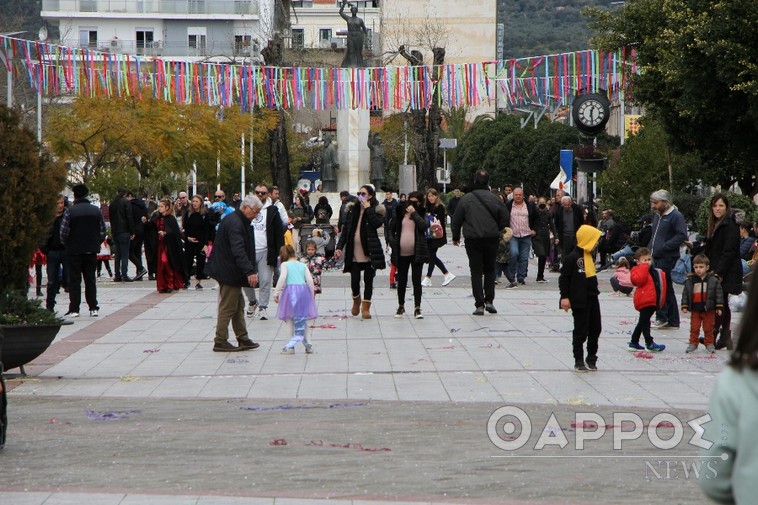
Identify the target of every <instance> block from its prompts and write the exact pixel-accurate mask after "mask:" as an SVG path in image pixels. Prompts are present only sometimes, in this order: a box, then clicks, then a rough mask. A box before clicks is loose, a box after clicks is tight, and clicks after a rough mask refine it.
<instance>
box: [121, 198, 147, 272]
mask: <svg viewBox="0 0 758 505" xmlns="http://www.w3.org/2000/svg"><path fill="white" fill-rule="evenodd" d="M126 199H127V200H128V201H129V205H131V206H132V218H133V219H134V238H133V239H132V242H131V246H130V247H129V261H131V262H132V264H133V265H134V266H135V268H136V269H137V275H135V276H134V280H135V281H141V280H142V278H143V277H144V276H145V274H146V273H147V270H146V269H145V267H144V266H143V265H142V246H143V245H144V243H145V222H147V219H148V217H150V214H148V212H147V205H145V202H144V201H143V200H142V199H141V198H136V197H135V196H134V193H132V192H131V191H127V192H126ZM142 218H144V220H143V219H142Z"/></svg>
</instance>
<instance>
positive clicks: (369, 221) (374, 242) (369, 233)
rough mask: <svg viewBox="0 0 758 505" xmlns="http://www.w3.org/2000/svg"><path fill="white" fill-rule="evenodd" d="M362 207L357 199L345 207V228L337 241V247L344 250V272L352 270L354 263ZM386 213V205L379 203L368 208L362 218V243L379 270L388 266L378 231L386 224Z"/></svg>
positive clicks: (374, 265) (373, 264) (372, 262)
mask: <svg viewBox="0 0 758 505" xmlns="http://www.w3.org/2000/svg"><path fill="white" fill-rule="evenodd" d="M361 207H362V206H361V204H360V203H358V202H357V201H356V202H350V203H348V204H347V207H346V209H345V211H346V212H345V214H346V215H345V224H344V229H343V230H342V233H341V234H340V240H339V242H338V243H337V249H340V250H342V251H343V253H344V254H343V256H344V258H345V268H344V270H343V272H345V273H347V272H350V267H351V265H352V264H353V236H354V235H355V230H356V228H357V226H358V221H359V218H360V215H361ZM385 213H386V209H385V208H384V205H380V204H377V205H374V206H371V207H368V208H366V210H365V211H364V215H363V219H360V221H361V244H362V245H363V250H364V251H365V252H366V255H367V256H368V257H369V258H371V266H372V267H374V268H375V269H377V270H382V269H384V267H386V266H387V264H386V262H385V261H384V251H383V250H382V242H381V240H379V233H378V232H377V230H378V229H379V228H380V227H381V226H382V224H384V215H385Z"/></svg>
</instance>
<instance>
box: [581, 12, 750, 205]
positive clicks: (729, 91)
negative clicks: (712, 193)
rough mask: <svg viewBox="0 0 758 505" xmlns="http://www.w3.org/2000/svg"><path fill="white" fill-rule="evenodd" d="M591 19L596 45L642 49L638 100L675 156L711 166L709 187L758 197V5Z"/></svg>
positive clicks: (635, 83) (616, 14) (603, 14)
mask: <svg viewBox="0 0 758 505" xmlns="http://www.w3.org/2000/svg"><path fill="white" fill-rule="evenodd" d="M587 13H588V15H589V16H590V17H591V19H592V20H593V21H592V23H591V25H590V26H591V28H593V30H594V31H595V33H597V34H598V35H597V36H596V37H595V39H593V41H594V42H595V43H596V44H599V45H601V46H603V47H605V48H609V49H610V48H614V49H615V48H618V47H622V46H627V47H631V48H634V49H636V51H637V65H638V67H639V70H640V72H639V73H638V74H635V75H633V76H631V77H632V79H631V86H632V88H631V90H632V93H633V96H634V98H635V100H638V101H639V102H640V103H641V104H642V105H644V106H645V108H646V110H647V111H648V114H650V115H652V116H654V117H656V118H657V119H659V120H660V122H661V124H662V125H663V127H664V129H665V131H666V132H667V133H668V135H669V136H670V143H671V146H672V147H673V148H674V149H675V150H676V151H678V152H688V151H696V152H698V153H699V154H700V157H701V158H702V159H703V161H704V162H705V163H706V164H707V165H708V166H710V167H711V170H710V171H709V172H707V173H706V174H705V175H707V176H708V178H707V179H705V180H704V182H706V183H707V184H710V185H716V184H720V185H721V186H723V187H730V186H731V185H732V184H734V183H737V184H739V186H740V189H741V190H742V192H743V193H744V194H748V195H750V196H754V195H755V194H756V193H758V181H757V180H756V159H758V142H756V141H755V139H756V138H758V52H756V50H755V48H756V47H758V38H757V35H756V30H755V26H756V25H758V2H728V1H712V0H634V1H628V2H626V4H625V6H624V7H623V8H621V9H615V10H613V11H601V10H599V9H588V11H587Z"/></svg>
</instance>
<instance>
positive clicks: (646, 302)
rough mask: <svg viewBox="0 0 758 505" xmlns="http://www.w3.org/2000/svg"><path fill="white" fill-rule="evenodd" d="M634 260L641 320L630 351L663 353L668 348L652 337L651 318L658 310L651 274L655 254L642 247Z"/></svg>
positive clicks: (636, 303) (638, 309) (633, 335)
mask: <svg viewBox="0 0 758 505" xmlns="http://www.w3.org/2000/svg"><path fill="white" fill-rule="evenodd" d="M634 259H635V260H637V266H635V267H634V268H632V274H631V277H632V284H634V285H635V286H637V289H636V290H635V291H634V308H635V309H636V310H637V311H638V312H639V313H640V318H639V320H638V321H637V326H635V327H634V331H633V332H632V340H631V342H629V350H630V351H632V352H634V351H644V350H645V349H647V350H648V351H650V352H661V351H662V350H664V349H665V348H666V346H665V345H663V344H656V343H655V342H653V336H652V335H650V318H652V317H653V314H655V311H656V310H657V307H656V294H655V284H653V277H652V275H651V274H650V263H651V262H652V261H653V253H651V252H650V249H648V248H646V247H640V248H639V249H637V251H636V252H635V253H634ZM640 334H642V335H643V336H644V337H645V347H642V346H641V345H640Z"/></svg>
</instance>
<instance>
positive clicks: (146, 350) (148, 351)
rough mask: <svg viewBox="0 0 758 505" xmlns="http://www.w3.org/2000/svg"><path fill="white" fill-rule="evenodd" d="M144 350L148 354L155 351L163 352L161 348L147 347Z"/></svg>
mask: <svg viewBox="0 0 758 505" xmlns="http://www.w3.org/2000/svg"><path fill="white" fill-rule="evenodd" d="M142 352H144V353H147V354H153V353H154V352H161V350H160V349H145V350H144V351H142Z"/></svg>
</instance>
